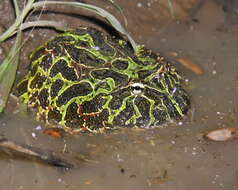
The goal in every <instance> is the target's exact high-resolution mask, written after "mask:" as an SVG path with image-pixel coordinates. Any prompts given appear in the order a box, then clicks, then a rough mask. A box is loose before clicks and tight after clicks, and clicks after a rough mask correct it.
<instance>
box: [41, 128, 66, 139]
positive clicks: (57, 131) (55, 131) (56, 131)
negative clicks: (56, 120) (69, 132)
mask: <svg viewBox="0 0 238 190" xmlns="http://www.w3.org/2000/svg"><path fill="white" fill-rule="evenodd" d="M43 133H44V134H46V135H50V136H52V137H55V138H62V137H63V136H64V134H65V131H64V130H63V129H61V128H47V129H44V131H43Z"/></svg>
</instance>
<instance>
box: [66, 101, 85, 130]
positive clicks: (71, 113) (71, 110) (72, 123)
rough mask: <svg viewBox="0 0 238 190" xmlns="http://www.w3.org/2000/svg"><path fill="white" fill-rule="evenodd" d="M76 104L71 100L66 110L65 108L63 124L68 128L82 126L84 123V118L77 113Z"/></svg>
mask: <svg viewBox="0 0 238 190" xmlns="http://www.w3.org/2000/svg"><path fill="white" fill-rule="evenodd" d="M78 109H79V107H78V105H77V104H76V103H75V102H73V103H71V104H70V105H69V106H68V108H67V110H66V115H65V118H64V119H65V121H66V123H65V125H66V126H67V127H70V128H79V127H83V124H84V120H83V118H82V117H80V115H79V113H78Z"/></svg>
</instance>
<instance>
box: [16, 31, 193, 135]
mask: <svg viewBox="0 0 238 190" xmlns="http://www.w3.org/2000/svg"><path fill="white" fill-rule="evenodd" d="M180 83H181V77H180V76H179V75H178V73H177V71H176V70H175V68H174V67H173V66H171V65H170V64H169V63H167V62H166V61H165V60H164V59H163V57H160V56H159V55H157V54H154V53H153V52H151V51H150V50H147V49H145V48H144V47H142V46H138V48H137V52H136V53H134V51H133V49H132V48H131V46H130V45H129V43H128V42H126V41H124V40H121V39H114V38H111V37H110V36H108V35H105V34H104V33H102V32H100V31H98V30H97V29H94V28H79V29H77V30H75V31H73V32H66V33H64V34H61V35H59V36H57V37H56V38H54V39H53V40H51V41H49V42H47V43H45V44H44V45H42V46H40V47H39V48H37V50H36V51H35V52H33V53H32V55H31V65H30V71H29V73H28V75H27V76H26V77H25V78H24V79H23V80H22V82H21V83H20V84H19V86H18V89H19V93H20V98H21V99H22V100H23V101H24V102H25V103H26V104H28V106H29V107H34V108H36V109H37V117H38V119H40V120H44V121H46V122H47V123H52V122H53V123H58V124H60V125H61V126H63V127H64V128H65V129H73V130H78V131H85V130H86V131H90V132H97V131H102V130H104V129H111V128H115V127H149V126H156V125H161V124H163V123H165V122H166V121H171V120H173V119H179V118H181V117H182V116H183V115H184V114H186V112H187V110H188V107H189V98H188V95H187V93H186V92H185V90H184V89H183V88H182V87H181V84H180Z"/></svg>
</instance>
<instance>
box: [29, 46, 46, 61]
mask: <svg viewBox="0 0 238 190" xmlns="http://www.w3.org/2000/svg"><path fill="white" fill-rule="evenodd" d="M45 54H46V51H45V48H44V47H40V48H39V49H38V50H36V51H35V52H33V53H32V54H31V55H30V59H31V62H33V61H35V60H37V59H39V58H40V57H41V56H43V55H45Z"/></svg>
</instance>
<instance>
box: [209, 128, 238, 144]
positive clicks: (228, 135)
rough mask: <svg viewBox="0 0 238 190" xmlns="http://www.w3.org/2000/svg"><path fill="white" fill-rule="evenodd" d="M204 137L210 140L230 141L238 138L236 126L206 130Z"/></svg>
mask: <svg viewBox="0 0 238 190" xmlns="http://www.w3.org/2000/svg"><path fill="white" fill-rule="evenodd" d="M205 137H206V138H208V139H209V140H212V141H230V140H233V139H235V138H238V128H221V129H215V130H212V131H210V132H208V133H207V134H206V135H205Z"/></svg>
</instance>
